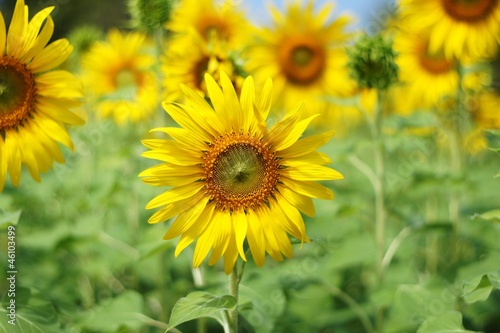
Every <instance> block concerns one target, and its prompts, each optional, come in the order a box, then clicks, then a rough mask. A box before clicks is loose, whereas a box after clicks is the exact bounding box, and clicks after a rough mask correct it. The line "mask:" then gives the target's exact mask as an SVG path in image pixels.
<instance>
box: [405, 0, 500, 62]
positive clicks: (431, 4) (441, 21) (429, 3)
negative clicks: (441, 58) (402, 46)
mask: <svg viewBox="0 0 500 333" xmlns="http://www.w3.org/2000/svg"><path fill="white" fill-rule="evenodd" d="M400 6H401V8H400V9H401V13H402V19H403V20H404V21H405V22H406V23H407V24H409V25H410V27H411V29H412V30H421V29H424V30H427V29H430V39H429V48H430V52H431V53H436V52H439V51H440V50H441V49H442V50H443V51H444V55H445V56H446V57H447V58H452V57H457V58H459V59H461V58H462V57H463V56H467V57H474V58H477V57H480V58H483V57H491V56H493V55H494V54H495V53H496V51H497V49H498V42H499V35H500V2H499V1H497V0H400Z"/></svg>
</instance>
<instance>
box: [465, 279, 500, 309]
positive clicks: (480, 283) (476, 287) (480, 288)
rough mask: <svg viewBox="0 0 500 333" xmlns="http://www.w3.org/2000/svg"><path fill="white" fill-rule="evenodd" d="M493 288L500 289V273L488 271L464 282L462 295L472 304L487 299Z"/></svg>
mask: <svg viewBox="0 0 500 333" xmlns="http://www.w3.org/2000/svg"><path fill="white" fill-rule="evenodd" d="M493 289H500V273H498V272H497V273H488V274H483V275H481V276H478V277H477V278H475V279H472V280H470V281H465V282H464V287H463V294H462V297H463V298H464V300H465V301H466V302H467V303H469V304H471V303H475V302H479V301H485V300H487V299H488V297H489V296H490V294H491V292H492V291H493Z"/></svg>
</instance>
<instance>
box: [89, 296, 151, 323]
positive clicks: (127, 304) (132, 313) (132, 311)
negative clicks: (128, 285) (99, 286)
mask: <svg viewBox="0 0 500 333" xmlns="http://www.w3.org/2000/svg"><path fill="white" fill-rule="evenodd" d="M143 306H144V300H143V298H142V296H141V294H139V293H138V292H136V291H133V290H127V291H125V292H124V293H122V294H120V295H119V296H117V297H115V298H113V299H112V300H109V301H108V302H106V303H104V304H102V305H99V306H96V307H95V308H94V309H92V310H90V311H88V312H87V313H86V315H85V316H84V318H83V321H82V327H83V328H85V329H88V330H92V331H98V332H115V331H117V330H118V329H120V328H121V327H127V328H129V329H130V330H132V331H135V332H137V331H139V329H140V328H141V326H142V325H143V324H144V322H145V321H146V320H147V317H146V316H144V315H143V314H142V312H143Z"/></svg>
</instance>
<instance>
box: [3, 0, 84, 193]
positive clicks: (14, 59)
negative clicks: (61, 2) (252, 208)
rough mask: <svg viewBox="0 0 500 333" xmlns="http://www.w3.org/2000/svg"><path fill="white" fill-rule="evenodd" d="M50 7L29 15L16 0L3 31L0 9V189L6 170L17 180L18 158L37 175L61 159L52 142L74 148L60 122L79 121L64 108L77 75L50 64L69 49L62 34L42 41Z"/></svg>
mask: <svg viewBox="0 0 500 333" xmlns="http://www.w3.org/2000/svg"><path fill="white" fill-rule="evenodd" d="M53 9H54V7H48V8H45V9H43V10H41V11H40V12H38V13H37V14H36V15H35V16H34V17H33V19H32V20H31V21H28V7H27V6H25V5H24V0H18V1H17V2H16V6H15V8H14V14H13V16H12V21H11V23H10V27H9V30H8V32H7V31H6V27H5V21H4V18H3V15H2V13H1V12H0V134H1V136H0V190H3V188H4V184H5V179H6V176H7V173H9V174H10V179H11V181H12V184H13V185H14V186H17V185H18V184H19V180H20V178H21V166H22V165H23V164H24V165H26V167H27V168H28V170H29V172H30V174H31V176H32V177H33V179H35V180H36V181H40V172H46V171H47V170H48V169H51V168H52V167H53V161H56V162H59V163H63V162H64V158H63V156H62V153H61V150H60V148H59V145H58V144H57V143H58V142H59V143H61V144H63V145H65V146H67V147H70V148H71V149H74V147H73V142H72V141H71V138H70V136H69V135H68V132H67V130H66V128H65V125H66V124H69V125H80V124H82V123H83V120H82V119H81V118H79V117H78V116H77V115H75V114H74V113H72V112H70V111H69V109H70V108H71V107H75V106H78V105H80V104H81V102H80V100H81V98H82V97H83V89H82V86H81V83H80V81H78V80H77V79H76V78H75V77H74V76H73V75H72V74H71V73H69V72H67V71H63V70H53V69H54V68H55V67H56V66H58V65H60V64H61V63H62V62H64V61H65V60H66V59H67V58H68V57H69V55H70V54H71V51H72V50H73V48H72V47H71V45H70V44H69V42H68V40H66V39H58V40H56V41H54V42H52V43H50V44H48V45H47V42H48V41H49V40H50V38H51V36H52V33H53V31H54V22H53V21H52V18H51V17H50V16H49V15H50V13H51V12H52V10H53ZM44 22H45V25H44V26H43V28H42V24H43V23H44Z"/></svg>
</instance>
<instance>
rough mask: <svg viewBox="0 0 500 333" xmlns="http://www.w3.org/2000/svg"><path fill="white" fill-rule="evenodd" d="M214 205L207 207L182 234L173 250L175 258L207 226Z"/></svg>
mask: <svg viewBox="0 0 500 333" xmlns="http://www.w3.org/2000/svg"><path fill="white" fill-rule="evenodd" d="M214 208H215V205H207V206H206V207H205V210H204V211H203V213H202V214H201V215H200V217H199V218H198V219H197V220H196V221H195V222H194V224H193V225H192V226H191V228H189V229H188V230H187V231H186V232H185V233H183V234H182V236H181V239H180V240H179V244H177V247H176V248H175V253H174V255H175V256H176V257H177V256H178V255H179V254H180V253H181V252H182V251H183V250H184V249H185V248H186V247H187V246H188V245H189V244H191V243H192V242H193V241H194V240H195V239H196V238H198V237H199V236H200V234H202V233H203V232H204V231H205V230H206V228H207V227H208V225H209V222H210V219H211V218H212V214H213V212H214Z"/></svg>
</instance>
